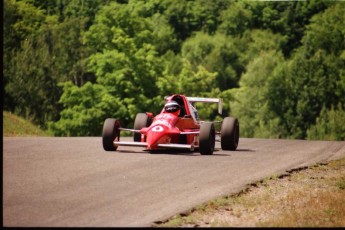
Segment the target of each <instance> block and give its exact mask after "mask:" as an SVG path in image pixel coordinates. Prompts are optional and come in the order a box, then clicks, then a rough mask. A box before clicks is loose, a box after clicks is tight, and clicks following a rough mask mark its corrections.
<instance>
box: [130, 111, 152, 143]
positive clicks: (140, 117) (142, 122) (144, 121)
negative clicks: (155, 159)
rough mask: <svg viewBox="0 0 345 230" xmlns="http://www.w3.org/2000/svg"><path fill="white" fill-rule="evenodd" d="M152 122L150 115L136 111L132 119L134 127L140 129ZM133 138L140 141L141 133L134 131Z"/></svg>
mask: <svg viewBox="0 0 345 230" xmlns="http://www.w3.org/2000/svg"><path fill="white" fill-rule="evenodd" d="M151 123H152V119H151V117H149V116H147V114H146V113H137V116H136V117H135V120H134V129H136V130H140V129H142V128H145V127H149V126H150V125H151ZM133 140H134V141H135V142H140V141H141V133H134V135H133Z"/></svg>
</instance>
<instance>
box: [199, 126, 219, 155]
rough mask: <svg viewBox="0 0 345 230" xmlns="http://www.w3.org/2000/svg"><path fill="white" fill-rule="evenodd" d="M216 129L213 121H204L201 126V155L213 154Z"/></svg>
mask: <svg viewBox="0 0 345 230" xmlns="http://www.w3.org/2000/svg"><path fill="white" fill-rule="evenodd" d="M215 138H216V131H215V128H214V124H213V123H212V122H204V123H202V124H201V127H200V134H199V151H200V154H201V155H212V154H213V151H214V146H215Z"/></svg>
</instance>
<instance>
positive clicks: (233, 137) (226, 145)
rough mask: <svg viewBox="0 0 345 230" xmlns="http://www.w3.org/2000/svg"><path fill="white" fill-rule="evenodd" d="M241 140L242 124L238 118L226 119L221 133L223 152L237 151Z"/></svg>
mask: <svg viewBox="0 0 345 230" xmlns="http://www.w3.org/2000/svg"><path fill="white" fill-rule="evenodd" d="M239 138H240V124H239V122H238V120H237V118H233V117H226V118H224V120H223V123H222V128H221V131H220V142H221V146H222V150H231V151H235V150H236V149H237V146H238V141H239Z"/></svg>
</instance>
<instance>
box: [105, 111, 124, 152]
mask: <svg viewBox="0 0 345 230" xmlns="http://www.w3.org/2000/svg"><path fill="white" fill-rule="evenodd" d="M119 128H120V121H119V120H116V119H113V118H107V119H106V120H105V121H104V125H103V132H102V141H103V148H104V150H105V151H116V149H117V146H116V145H114V141H119V140H120V130H119Z"/></svg>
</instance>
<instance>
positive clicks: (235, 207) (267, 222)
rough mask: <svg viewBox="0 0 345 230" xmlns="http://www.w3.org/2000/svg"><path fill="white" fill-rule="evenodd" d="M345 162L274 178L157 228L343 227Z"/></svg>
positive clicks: (177, 217) (331, 163) (296, 171)
mask: <svg viewBox="0 0 345 230" xmlns="http://www.w3.org/2000/svg"><path fill="white" fill-rule="evenodd" d="M344 204H345V158H343V159H340V160H335V161H330V162H328V163H321V164H317V165H314V166H311V167H306V168H303V169H298V170H292V171H291V172H288V173H287V174H285V175H282V176H279V177H278V176H272V177H271V178H266V179H264V180H262V181H260V182H257V183H255V184H251V185H248V188H247V189H246V190H244V191H242V192H241V193H239V194H234V195H229V196H226V197H221V198H218V199H216V200H212V201H210V202H208V203H206V204H202V205H200V206H198V207H195V208H193V209H191V210H189V211H188V212H186V213H181V214H179V215H177V216H175V217H173V218H171V219H169V220H166V221H163V222H159V223H155V224H154V226H153V227H345V218H344V217H345V205H344Z"/></svg>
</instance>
